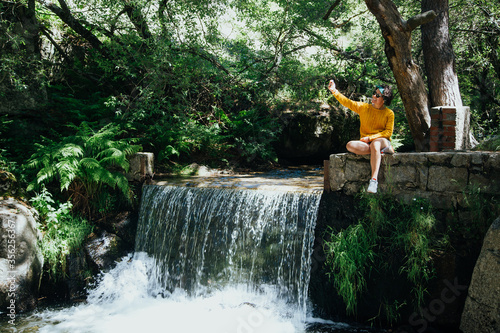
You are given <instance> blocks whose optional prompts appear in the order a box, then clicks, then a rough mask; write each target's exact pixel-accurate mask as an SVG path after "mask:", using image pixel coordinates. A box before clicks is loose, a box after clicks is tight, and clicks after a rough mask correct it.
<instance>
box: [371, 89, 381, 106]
mask: <svg viewBox="0 0 500 333" xmlns="http://www.w3.org/2000/svg"><path fill="white" fill-rule="evenodd" d="M372 105H373V107H374V108H376V109H383V108H384V98H383V97H382V94H381V93H380V90H378V89H377V90H375V91H374V92H373V96H372Z"/></svg>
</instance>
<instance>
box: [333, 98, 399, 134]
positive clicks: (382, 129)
mask: <svg viewBox="0 0 500 333" xmlns="http://www.w3.org/2000/svg"><path fill="white" fill-rule="evenodd" d="M333 96H335V98H336V99H337V100H338V101H339V103H340V104H342V105H343V106H345V107H346V108H348V109H351V110H352V111H354V112H356V113H357V114H359V120H360V127H359V135H360V136H361V138H364V137H368V138H370V141H373V140H375V139H377V138H386V139H388V140H391V136H392V131H393V130H394V112H392V110H391V109H389V108H387V107H385V108H384V109H382V110H379V109H376V108H374V107H373V105H371V104H367V103H363V102H355V101H351V100H350V99H349V98H347V97H345V96H344V95H342V94H341V93H340V92H339V91H338V90H337V91H335V92H334V93H333Z"/></svg>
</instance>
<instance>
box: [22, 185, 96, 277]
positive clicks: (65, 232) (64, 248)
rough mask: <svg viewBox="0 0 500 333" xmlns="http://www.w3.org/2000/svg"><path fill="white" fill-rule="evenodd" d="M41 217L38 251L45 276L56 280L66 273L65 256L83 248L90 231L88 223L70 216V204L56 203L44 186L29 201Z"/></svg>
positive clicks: (90, 227)
mask: <svg viewBox="0 0 500 333" xmlns="http://www.w3.org/2000/svg"><path fill="white" fill-rule="evenodd" d="M31 202H32V204H33V207H34V208H35V209H37V211H38V213H39V214H40V221H41V223H40V224H39V229H40V231H41V232H42V235H43V237H42V240H41V242H40V248H41V251H42V254H43V258H44V262H45V267H47V272H48V274H49V275H50V276H51V277H52V278H54V279H56V280H57V279H58V278H61V277H64V274H65V272H66V255H68V254H69V253H71V252H73V251H75V250H77V249H78V248H79V247H81V246H82V244H83V242H84V240H85V239H86V238H87V236H88V235H89V234H90V233H91V232H92V226H91V225H90V224H89V223H88V222H87V220H85V219H83V218H80V217H75V216H73V215H72V214H71V207H72V204H71V202H65V203H62V204H61V203H58V202H56V201H54V199H53V198H52V195H51V194H50V193H49V192H48V191H47V189H46V188H45V187H42V190H41V192H40V193H38V194H37V195H36V196H35V197H33V198H32V199H31Z"/></svg>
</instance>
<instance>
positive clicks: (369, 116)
mask: <svg viewBox="0 0 500 333" xmlns="http://www.w3.org/2000/svg"><path fill="white" fill-rule="evenodd" d="M328 90H330V91H331V92H332V94H333V96H335V98H336V99H337V100H338V101H339V103H340V104H342V105H343V106H345V107H347V108H349V109H351V110H352V111H354V112H356V113H357V114H359V120H360V127H359V134H360V139H359V140H354V141H349V142H348V143H347V150H348V151H350V152H351V153H355V154H358V155H370V165H371V169H372V177H371V179H370V184H369V185H368V190H367V192H370V193H377V187H378V181H377V178H378V172H379V169H380V162H381V160H382V154H384V153H386V154H392V153H394V148H393V147H392V145H391V136H392V131H393V130H394V112H392V110H390V109H389V108H387V107H386V105H390V104H391V101H392V90H391V87H390V86H385V87H381V86H377V88H376V89H375V91H374V92H373V96H372V103H371V104H367V103H362V102H355V101H352V100H350V99H349V98H347V97H345V96H344V95H342V94H341V93H340V92H339V91H338V90H337V88H336V87H335V82H334V81H333V80H330V84H329V85H328Z"/></svg>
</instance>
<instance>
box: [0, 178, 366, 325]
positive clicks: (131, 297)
mask: <svg viewBox="0 0 500 333" xmlns="http://www.w3.org/2000/svg"><path fill="white" fill-rule="evenodd" d="M320 197H321V192H320V191H315V190H312V191H311V190H308V192H298V191H280V190H255V189H253V190H251V189H230V188H196V187H185V186H145V187H144V190H143V197H142V201H141V210H140V218H139V225H138V230H137V237H136V251H135V253H131V254H130V255H128V256H127V257H124V258H122V260H121V261H119V262H117V264H116V267H115V268H113V269H112V270H110V271H109V272H105V273H103V274H102V275H101V278H100V280H99V282H98V284H97V285H96V286H95V287H94V288H92V289H91V290H89V294H88V297H87V301H86V302H85V303H82V304H79V305H75V306H70V307H64V306H63V307H60V308H50V309H46V310H43V311H37V312H34V313H32V314H29V315H27V316H24V317H20V319H19V321H18V322H17V324H16V326H15V327H13V326H12V327H3V328H2V330H5V331H6V332H40V333H44V332H50V333H54V332H56V333H57V332H59V333H69V332H71V333H75V332H85V333H87V332H88V333H113V332H121V333H128V332H141V331H142V332H169V333H198V332H204V333H303V332H311V333H319V332H358V331H357V330H351V327H349V325H346V324H342V323H333V322H330V321H323V320H321V319H318V318H311V317H310V316H308V315H307V310H308V301H307V289H308V284H309V278H310V269H311V257H312V256H311V253H312V245H313V238H314V228H315V223H316V213H317V210H318V206H319V202H320ZM318 324H319V325H320V326H317V325H318ZM324 325H326V326H324ZM0 326H2V324H1V323H0ZM318 327H319V328H318ZM363 332H365V331H364V330H363Z"/></svg>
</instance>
